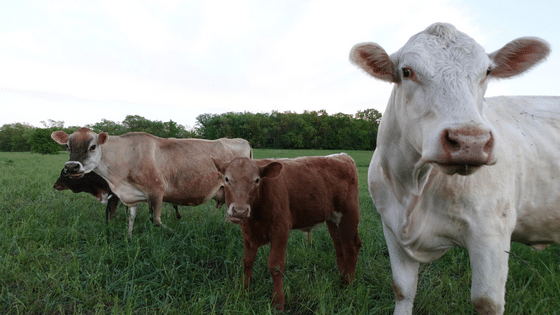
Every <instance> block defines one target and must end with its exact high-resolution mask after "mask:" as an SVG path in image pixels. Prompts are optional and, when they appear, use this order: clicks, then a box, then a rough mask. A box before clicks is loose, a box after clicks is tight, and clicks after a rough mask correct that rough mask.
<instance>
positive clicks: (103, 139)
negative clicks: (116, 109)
mask: <svg viewBox="0 0 560 315" xmlns="http://www.w3.org/2000/svg"><path fill="white" fill-rule="evenodd" d="M107 139H109V135H108V134H107V133H106V132H102V133H100V134H99V136H97V144H99V145H102V144H105V142H107Z"/></svg>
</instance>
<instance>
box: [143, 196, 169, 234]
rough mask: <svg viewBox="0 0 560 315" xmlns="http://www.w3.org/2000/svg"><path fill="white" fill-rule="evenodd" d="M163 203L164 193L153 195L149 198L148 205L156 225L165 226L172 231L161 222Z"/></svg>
mask: <svg viewBox="0 0 560 315" xmlns="http://www.w3.org/2000/svg"><path fill="white" fill-rule="evenodd" d="M162 204H163V195H160V196H153V197H149V198H148V207H149V208H150V213H151V214H152V217H153V220H154V223H155V224H156V226H159V227H163V228H165V229H167V230H169V231H171V232H173V230H172V229H170V228H168V227H167V226H166V225H165V224H163V223H162V222H161V206H162Z"/></svg>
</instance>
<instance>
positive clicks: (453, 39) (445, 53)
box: [350, 23, 550, 175]
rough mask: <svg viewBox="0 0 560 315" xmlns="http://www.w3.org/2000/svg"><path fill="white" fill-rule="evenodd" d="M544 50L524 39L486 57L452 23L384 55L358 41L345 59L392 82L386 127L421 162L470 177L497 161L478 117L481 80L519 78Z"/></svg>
mask: <svg viewBox="0 0 560 315" xmlns="http://www.w3.org/2000/svg"><path fill="white" fill-rule="evenodd" d="M549 52H550V47H549V45H548V44H547V43H546V42H545V41H543V40H541V39H539V38H535V37H525V38H519V39H516V40H514V41H512V42H510V43H508V44H507V45H505V46H504V47H503V48H501V49H499V50H498V51H496V52H493V53H491V54H486V53H485V52H484V49H483V48H482V47H481V46H480V45H479V44H477V43H476V42H475V41H474V40H473V39H472V38H470V37H469V36H467V35H466V34H464V33H462V32H459V31H458V30H457V29H456V28H455V27H454V26H453V25H450V24H443V23H436V24H433V25H431V26H430V27H428V28H427V29H426V30H424V31H423V32H421V33H418V34H416V35H415V36H413V37H411V38H410V39H409V40H408V42H407V43H406V44H405V45H404V47H402V48H401V49H400V50H398V51H397V52H396V53H393V54H392V55H390V56H389V55H388V54H387V53H386V52H385V50H384V49H383V48H381V46H379V45H377V44H375V43H361V44H357V45H355V46H354V47H353V48H352V51H351V52H350V60H351V61H352V62H354V63H355V64H356V65H358V66H359V67H361V68H362V69H363V70H365V71H366V72H367V73H369V74H370V75H372V76H373V77H375V78H377V79H381V80H383V81H387V82H391V83H395V86H394V88H393V92H392V96H391V99H390V100H389V104H388V105H387V110H386V112H385V114H386V115H387V114H388V115H391V116H392V117H389V118H388V119H392V121H391V123H392V124H396V125H393V126H389V127H388V128H391V130H394V129H393V128H398V129H399V133H400V134H402V136H403V137H405V138H406V142H407V143H408V144H409V145H410V146H412V147H413V148H414V150H415V151H416V152H417V153H418V155H419V156H420V160H421V161H422V162H424V163H435V164H436V165H438V166H439V167H440V169H441V170H442V171H443V172H444V173H446V174H449V175H451V174H455V173H458V174H461V175H469V174H472V173H474V172H475V171H476V170H478V169H479V168H480V167H481V166H483V165H492V164H494V163H496V161H497V159H496V154H495V152H494V148H495V139H496V137H495V131H494V130H493V128H492V126H491V125H490V124H489V122H487V121H486V119H485V115H484V113H483V99H484V93H485V92H486V87H487V85H488V82H489V81H490V80H491V79H492V78H509V77H512V76H515V75H518V74H520V73H523V72H524V71H526V70H528V69H530V68H531V67H533V66H534V65H536V64H537V63H539V62H540V61H542V60H544V59H545V58H546V56H547V55H548V54H549ZM384 119H385V116H384ZM395 145H397V144H395Z"/></svg>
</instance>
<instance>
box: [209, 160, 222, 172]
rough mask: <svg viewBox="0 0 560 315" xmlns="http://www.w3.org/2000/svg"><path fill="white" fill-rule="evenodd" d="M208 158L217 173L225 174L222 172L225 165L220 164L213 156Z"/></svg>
mask: <svg viewBox="0 0 560 315" xmlns="http://www.w3.org/2000/svg"><path fill="white" fill-rule="evenodd" d="M210 158H211V159H212V162H214V165H215V166H216V168H217V169H218V172H220V173H222V174H225V172H224V171H225V168H224V166H225V163H224V162H222V160H220V159H216V158H214V157H213V156H211V157H210Z"/></svg>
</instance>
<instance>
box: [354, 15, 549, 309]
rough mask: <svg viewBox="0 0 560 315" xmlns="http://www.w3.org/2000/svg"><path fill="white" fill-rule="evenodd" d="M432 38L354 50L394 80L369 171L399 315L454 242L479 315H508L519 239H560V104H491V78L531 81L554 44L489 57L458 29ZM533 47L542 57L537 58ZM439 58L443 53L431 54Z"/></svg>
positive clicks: (534, 42) (438, 29) (538, 100)
mask: <svg viewBox="0 0 560 315" xmlns="http://www.w3.org/2000/svg"><path fill="white" fill-rule="evenodd" d="M424 33H427V34H423V33H420V34H419V35H417V36H415V37H413V38H411V40H410V41H409V43H407V45H405V47H403V48H402V49H401V50H399V52H397V53H395V54H393V55H391V57H389V56H388V55H387V54H383V53H384V51H383V50H382V48H380V47H379V46H377V45H375V44H361V45H356V46H355V48H354V49H353V51H352V54H351V59H352V60H353V61H354V62H355V63H356V64H358V65H360V66H361V67H362V68H364V70H366V71H367V72H368V73H370V74H372V75H373V76H374V77H377V78H379V79H382V80H386V81H390V82H393V83H395V87H394V89H393V92H392V95H391V98H390V100H389V104H388V106H387V110H386V112H385V113H384V115H383V118H382V120H381V123H380V126H379V133H378V140H377V148H376V151H375V153H374V155H373V158H372V161H371V164H370V168H369V173H368V181H369V189H370V194H371V196H372V198H373V201H374V204H375V206H376V208H377V210H378V211H379V213H380V214H381V217H382V220H383V230H384V234H385V238H386V241H387V245H388V248H389V254H390V259H391V267H392V270H393V288H394V290H395V297H396V300H397V303H396V307H395V314H411V313H412V304H413V300H414V296H415V293H416V285H417V280H418V266H419V262H430V261H433V260H435V259H438V258H439V257H441V256H442V255H443V254H444V253H445V252H446V251H447V250H449V249H450V248H452V247H454V246H463V247H465V248H467V249H468V251H469V256H470V260H471V268H472V270H473V280H472V281H473V283H472V289H471V292H472V293H471V298H472V301H473V304H474V306H475V309H476V310H477V312H478V313H480V314H502V313H503V311H504V305H505V301H504V295H505V283H506V279H507V273H508V258H509V254H508V251H509V249H510V242H511V241H517V242H521V243H525V244H529V245H540V244H550V243H559V242H560V97H495V98H489V99H484V92H485V90H486V85H487V83H488V80H490V79H491V77H492V76H493V75H492V72H493V71H495V72H496V74H495V75H494V76H496V77H500V78H503V77H509V76H513V75H516V74H518V73H521V72H523V71H525V70H527V69H528V68H530V67H531V66H533V65H534V64H536V63H538V62H539V61H540V60H542V59H544V57H546V55H547V54H548V45H547V44H546V43H545V42H543V41H542V40H539V39H535V38H532V39H526V40H527V41H526V42H521V41H520V40H518V41H516V42H512V43H510V44H508V45H506V46H505V47H504V49H506V48H507V49H509V50H514V53H512V54H510V55H513V56H514V57H511V56H510V55H507V56H506V57H504V55H506V54H505V53H503V51H504V49H502V50H500V51H498V52H496V53H493V54H490V55H488V56H486V54H485V53H484V52H483V50H482V49H481V48H480V47H479V46H477V44H476V43H475V42H474V41H472V40H470V38H468V37H466V35H464V34H462V33H460V32H458V31H456V29H455V28H454V27H453V26H451V25H446V24H443V25H440V24H435V25H432V26H431V27H429V28H428V29H427V30H426V31H425V32H424ZM442 34H443V35H442ZM423 36H426V37H430V36H435V37H438V36H439V37H440V38H442V41H443V42H444V44H445V41H446V40H449V38H450V37H451V38H453V40H452V43H451V44H449V43H447V44H448V45H449V47H451V48H448V47H445V48H443V49H442V48H441V47H444V44H442V45H441V46H438V45H435V46H432V45H431V43H432V42H431V41H432V39H431V38H429V39H428V40H425V42H429V43H430V44H427V45H426V46H425V47H424V46H422V44H423V42H422V41H423V40H424V39H423V38H422V37H423ZM461 41H464V43H463V44H459V45H458V47H460V49H459V50H457V51H455V53H451V54H449V55H447V54H446V53H447V52H446V51H445V50H446V49H447V50H449V51H451V50H453V49H456V48H455V47H454V45H456V43H461ZM519 42H521V43H519ZM517 44H518V45H519V46H520V48H517V47H513V48H512V46H515V45H517ZM523 45H524V46H523ZM434 47H435V48H434ZM465 47H466V50H465ZM535 47H536V48H535ZM530 48H531V49H532V48H535V50H536V51H538V50H539V49H540V50H541V51H539V52H538V53H535V54H532V55H531V54H529V53H527V52H528V51H529V52H531V53H532V52H533V51H531V50H530ZM431 50H435V55H437V54H438V53H441V50H443V53H442V56H438V57H437V58H430V52H431ZM463 52H464V55H461V54H462V53H463ZM415 54H416V55H419V56H423V57H422V58H421V59H419V60H418V59H417V60H413V59H414V55H415ZM457 55H459V56H460V57H457V58H455V57H454V56H457ZM410 56H413V57H412V59H409V58H411V57H410ZM448 56H453V57H450V58H451V60H446V57H448ZM520 57H525V58H520ZM500 58H502V59H500ZM527 59H528V60H529V62H525V61H526V60H527ZM520 60H523V62H525V63H521V61H520ZM380 61H381V62H380ZM464 63H467V65H468V64H469V63H470V64H472V67H465V66H462V65H463V64H464ZM454 67H455V68H454ZM486 67H488V70H487V71H485V70H486ZM407 69H408V70H407ZM405 72H406V75H405ZM484 72H486V73H484ZM463 175H465V176H463Z"/></svg>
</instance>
